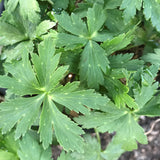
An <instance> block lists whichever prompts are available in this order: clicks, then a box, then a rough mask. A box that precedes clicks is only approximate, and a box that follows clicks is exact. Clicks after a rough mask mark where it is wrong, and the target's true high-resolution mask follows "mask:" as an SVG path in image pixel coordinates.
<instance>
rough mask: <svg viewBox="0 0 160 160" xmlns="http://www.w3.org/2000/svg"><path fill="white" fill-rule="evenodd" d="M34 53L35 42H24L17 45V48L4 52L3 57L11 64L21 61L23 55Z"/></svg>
mask: <svg viewBox="0 0 160 160" xmlns="http://www.w3.org/2000/svg"><path fill="white" fill-rule="evenodd" d="M32 51H33V42H32V41H23V42H21V43H19V44H18V45H16V46H15V47H11V48H9V49H5V51H4V52H3V57H5V58H7V59H6V62H11V61H12V60H19V59H21V57H22V53H23V54H28V53H30V52H32Z"/></svg>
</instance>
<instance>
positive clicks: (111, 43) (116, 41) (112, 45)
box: [101, 31, 133, 55]
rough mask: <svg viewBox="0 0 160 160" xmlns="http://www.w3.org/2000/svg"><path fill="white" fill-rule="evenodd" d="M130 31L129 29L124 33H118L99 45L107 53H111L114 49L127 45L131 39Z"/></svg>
mask: <svg viewBox="0 0 160 160" xmlns="http://www.w3.org/2000/svg"><path fill="white" fill-rule="evenodd" d="M131 32H132V31H129V32H127V33H126V34H124V33H123V34H120V35H119V36H117V37H114V38H113V39H111V40H107V41H105V42H104V43H102V44H101V46H102V47H103V48H104V49H105V50H106V53H107V55H111V54H112V53H114V52H115V51H118V50H121V49H123V48H125V47H126V46H127V45H129V44H130V43H131V41H132V39H133V36H132V35H131Z"/></svg>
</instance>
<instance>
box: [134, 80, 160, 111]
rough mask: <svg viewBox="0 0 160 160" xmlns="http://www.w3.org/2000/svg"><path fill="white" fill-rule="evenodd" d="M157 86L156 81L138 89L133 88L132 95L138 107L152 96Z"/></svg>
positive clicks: (142, 105)
mask: <svg viewBox="0 0 160 160" xmlns="http://www.w3.org/2000/svg"><path fill="white" fill-rule="evenodd" d="M157 88H158V83H155V84H153V85H149V86H144V85H143V86H142V87H141V88H140V89H137V88H136V89H134V90H133V91H134V97H135V101H136V103H137V104H138V106H139V107H140V108H142V107H144V105H145V104H146V103H147V102H148V101H149V100H150V99H151V98H152V97H153V95H154V94H155V93H156V89H157Z"/></svg>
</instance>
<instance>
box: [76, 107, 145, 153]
mask: <svg viewBox="0 0 160 160" xmlns="http://www.w3.org/2000/svg"><path fill="white" fill-rule="evenodd" d="M107 109H108V110H107V112H106V113H102V112H93V113H91V114H90V115H86V116H81V117H79V118H75V120H76V122H78V123H79V124H82V125H83V128H92V127H96V128H97V129H98V131H99V132H102V133H103V132H106V131H108V132H109V133H113V132H114V131H115V132H116V135H115V137H114V143H115V144H120V145H121V146H122V149H124V150H126V151H131V150H133V149H137V143H136V141H138V142H140V143H142V144H146V143H147V137H146V136H145V134H144V131H143V129H142V128H141V127H140V126H139V125H138V123H137V122H136V120H135V117H134V115H132V114H131V113H129V112H128V111H125V110H124V111H123V110H120V109H116V108H115V107H114V108H113V107H109V106H108V107H107Z"/></svg>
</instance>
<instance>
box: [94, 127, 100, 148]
mask: <svg viewBox="0 0 160 160" xmlns="http://www.w3.org/2000/svg"><path fill="white" fill-rule="evenodd" d="M94 130H95V133H96V137H97V141H98V143H99V144H100V145H101V139H100V135H99V132H98V130H97V129H96V128H94Z"/></svg>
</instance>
